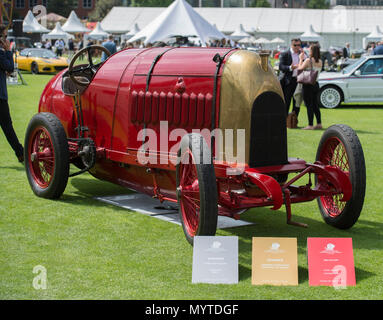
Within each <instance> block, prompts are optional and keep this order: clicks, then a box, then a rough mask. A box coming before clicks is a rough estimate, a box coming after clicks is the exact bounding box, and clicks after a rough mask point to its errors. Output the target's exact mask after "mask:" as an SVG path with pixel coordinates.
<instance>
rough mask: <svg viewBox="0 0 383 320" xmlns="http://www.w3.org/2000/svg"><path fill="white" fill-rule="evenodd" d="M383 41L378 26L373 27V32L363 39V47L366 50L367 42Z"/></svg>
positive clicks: (382, 35)
mask: <svg viewBox="0 0 383 320" xmlns="http://www.w3.org/2000/svg"><path fill="white" fill-rule="evenodd" d="M382 40H383V33H382V31H381V30H380V28H379V26H375V28H374V30H372V32H371V33H370V34H368V35H367V36H366V37H364V38H363V47H364V48H366V46H367V44H368V42H377V41H382Z"/></svg>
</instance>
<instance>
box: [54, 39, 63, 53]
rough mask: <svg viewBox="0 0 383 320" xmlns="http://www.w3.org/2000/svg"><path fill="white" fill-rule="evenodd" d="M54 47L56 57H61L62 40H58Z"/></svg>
mask: <svg viewBox="0 0 383 320" xmlns="http://www.w3.org/2000/svg"><path fill="white" fill-rule="evenodd" d="M55 47H56V54H57V56H58V57H62V55H63V51H64V47H65V43H64V41H63V40H62V39H58V40H56V42H55Z"/></svg>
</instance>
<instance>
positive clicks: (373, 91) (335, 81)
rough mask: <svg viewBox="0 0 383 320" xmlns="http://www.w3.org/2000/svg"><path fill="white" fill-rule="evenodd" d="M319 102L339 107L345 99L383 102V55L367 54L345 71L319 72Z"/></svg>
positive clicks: (323, 104)
mask: <svg viewBox="0 0 383 320" xmlns="http://www.w3.org/2000/svg"><path fill="white" fill-rule="evenodd" d="M318 82H319V87H320V91H319V97H318V98H319V104H320V106H321V107H325V108H336V107H338V106H339V105H340V104H341V103H342V102H345V103H349V102H382V103H383V55H379V56H378V55H376V56H364V57H361V58H360V59H358V60H357V61H355V63H353V64H351V65H349V66H347V67H345V68H344V69H343V70H342V71H341V72H322V73H321V74H320V75H319V79H318Z"/></svg>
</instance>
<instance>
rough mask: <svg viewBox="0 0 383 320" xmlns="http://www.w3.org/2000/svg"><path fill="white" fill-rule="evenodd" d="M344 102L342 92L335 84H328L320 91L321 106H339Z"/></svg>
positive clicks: (331, 107)
mask: <svg viewBox="0 0 383 320" xmlns="http://www.w3.org/2000/svg"><path fill="white" fill-rule="evenodd" d="M341 102H342V92H341V91H340V89H339V88H337V87H335V86H327V87H324V88H322V89H321V90H320V91H319V103H320V106H322V107H324V108H328V109H333V108H336V107H338V106H339V105H340V104H341Z"/></svg>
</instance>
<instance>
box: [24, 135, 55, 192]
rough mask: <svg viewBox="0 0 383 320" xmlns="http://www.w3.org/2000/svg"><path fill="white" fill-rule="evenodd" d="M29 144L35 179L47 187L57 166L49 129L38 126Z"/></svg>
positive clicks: (31, 166)
mask: <svg viewBox="0 0 383 320" xmlns="http://www.w3.org/2000/svg"><path fill="white" fill-rule="evenodd" d="M29 145H30V147H29V149H28V152H29V157H30V158H29V161H30V170H31V174H32V176H33V179H34V180H35V181H36V183H37V184H38V185H39V186H40V187H41V188H47V187H48V186H49V184H50V182H51V180H52V177H53V172H54V167H55V155H54V149H53V144H52V140H51V138H50V135H49V133H48V131H47V130H46V129H45V128H44V127H39V128H36V129H35V131H34V132H33V134H32V135H31V140H30V144H29ZM32 160H33V161H32Z"/></svg>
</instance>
